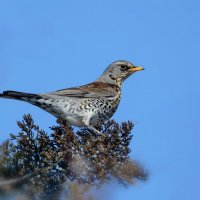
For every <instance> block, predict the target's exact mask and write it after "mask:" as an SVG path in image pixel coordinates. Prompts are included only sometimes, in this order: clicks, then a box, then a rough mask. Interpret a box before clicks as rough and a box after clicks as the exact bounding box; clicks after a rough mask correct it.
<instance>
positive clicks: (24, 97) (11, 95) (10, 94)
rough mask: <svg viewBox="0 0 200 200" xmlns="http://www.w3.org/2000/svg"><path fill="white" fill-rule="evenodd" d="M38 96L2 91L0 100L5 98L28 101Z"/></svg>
mask: <svg viewBox="0 0 200 200" xmlns="http://www.w3.org/2000/svg"><path fill="white" fill-rule="evenodd" d="M38 97H39V95H37V94H29V93H24V92H16V91H4V92H3V93H2V94H0V98H6V99H16V100H22V101H27V100H29V99H32V98H34V99H37V98H38Z"/></svg>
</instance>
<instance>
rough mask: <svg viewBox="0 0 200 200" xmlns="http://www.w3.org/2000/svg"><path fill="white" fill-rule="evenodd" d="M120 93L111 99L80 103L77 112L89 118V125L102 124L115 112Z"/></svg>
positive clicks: (91, 99)
mask: <svg viewBox="0 0 200 200" xmlns="http://www.w3.org/2000/svg"><path fill="white" fill-rule="evenodd" d="M120 98H121V93H118V95H116V96H114V97H112V98H99V99H97V98H90V99H85V100H84V101H82V102H81V105H80V107H79V108H77V111H78V112H81V113H82V114H83V115H84V116H88V118H90V124H97V123H103V122H104V121H106V120H108V119H110V118H111V117H112V115H113V114H114V113H115V111H116V110H117V107H118V105H119V102H120Z"/></svg>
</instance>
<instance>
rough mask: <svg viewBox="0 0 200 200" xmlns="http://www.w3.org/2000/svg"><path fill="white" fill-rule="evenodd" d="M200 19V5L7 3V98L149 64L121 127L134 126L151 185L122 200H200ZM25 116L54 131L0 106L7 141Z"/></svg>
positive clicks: (116, 194) (41, 117) (3, 21)
mask: <svg viewBox="0 0 200 200" xmlns="http://www.w3.org/2000/svg"><path fill="white" fill-rule="evenodd" d="M199 21H200V3H199V1H198V0H196V1H195V0H190V1H189V0H187V1H186V0H165V1H164V0H146V1H145V0H138V1H135V0H123V1H122V0H121V1H119V0H96V1H94V0H85V1H81V0H79V1H77V0H73V1H69V0H68V1H67V0H65V1H64V0H59V1H53V0H42V1H39V0H18V1H15V0H1V1H0V91H3V90H11V89H12V90H18V91H25V92H31V93H41V92H49V91H54V90H57V89H62V88H66V87H71V86H78V85H81V84H84V83H88V82H90V81H93V80H95V79H96V77H98V76H99V75H100V74H101V73H102V71H103V70H104V69H105V67H107V66H108V64H110V63H111V62H113V61H115V60H119V59H126V60H130V61H132V62H134V63H135V64H136V65H142V66H144V67H145V68H146V70H145V71H142V72H138V73H137V74H134V75H133V76H132V77H131V78H129V79H128V80H127V81H126V82H125V84H124V87H123V96H122V101H121V104H120V107H119V109H118V111H117V113H116V114H115V116H114V119H115V120H117V121H119V122H121V121H127V120H133V121H134V122H135V130H134V132H133V134H134V140H133V142H132V150H133V151H132V153H131V156H132V157H133V158H135V159H136V160H138V161H140V162H141V163H142V164H143V165H144V166H145V167H146V168H147V169H148V170H149V173H150V177H149V180H148V181H147V182H145V183H138V184H137V185H136V186H135V187H129V188H128V189H123V188H121V189H119V188H118V189H117V190H116V191H115V190H113V194H112V195H113V199H115V200H121V199H127V200H129V199H130V200H132V199H137V200H144V199H148V200H169V199H170V200H177V199H181V200H188V199H192V200H199V199H200V188H199V186H200V172H199V169H200V156H199V155H200V135H199V134H200V114H199V113H200V106H199V103H200V37H199V36H200V26H199ZM24 113H31V114H32V115H33V117H34V119H35V121H36V123H38V124H39V125H40V126H41V127H42V128H43V129H45V130H48V127H49V126H50V125H52V124H54V123H55V118H54V117H52V116H50V115H49V114H48V113H45V112H44V111H42V110H40V109H39V108H36V107H34V106H32V105H29V104H26V103H23V102H17V101H11V100H4V99H1V100H0V123H1V124H0V133H1V139H0V140H1V141H3V140H5V139H6V138H8V137H9V133H10V132H17V131H18V130H19V129H18V128H17V125H16V120H20V119H21V118H22V115H23V114H24ZM104 199H106V198H104ZM108 200H110V199H109V198H108Z"/></svg>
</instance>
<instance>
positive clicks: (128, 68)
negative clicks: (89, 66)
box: [97, 60, 144, 85]
mask: <svg viewBox="0 0 200 200" xmlns="http://www.w3.org/2000/svg"><path fill="white" fill-rule="evenodd" d="M143 69H144V68H142V67H138V66H135V65H134V64H132V63H131V62H128V61H123V60H121V61H116V62H113V63H111V64H110V65H109V66H108V67H107V68H106V70H105V71H104V72H103V74H102V75H101V76H100V77H99V78H98V79H97V81H99V82H106V83H111V84H118V85H121V83H122V82H123V81H124V80H125V79H127V78H128V77H129V76H130V75H131V74H133V73H135V72H137V71H140V70H143Z"/></svg>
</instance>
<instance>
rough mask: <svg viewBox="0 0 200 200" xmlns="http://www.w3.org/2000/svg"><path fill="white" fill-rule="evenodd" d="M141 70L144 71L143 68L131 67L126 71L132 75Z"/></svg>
mask: <svg viewBox="0 0 200 200" xmlns="http://www.w3.org/2000/svg"><path fill="white" fill-rule="evenodd" d="M141 70H144V68H143V67H139V66H138V67H132V68H130V69H129V70H128V71H129V72H132V73H133V72H137V71H141Z"/></svg>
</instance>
